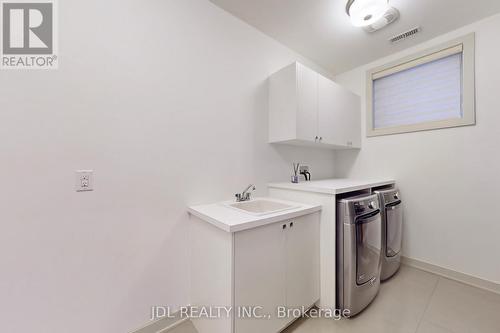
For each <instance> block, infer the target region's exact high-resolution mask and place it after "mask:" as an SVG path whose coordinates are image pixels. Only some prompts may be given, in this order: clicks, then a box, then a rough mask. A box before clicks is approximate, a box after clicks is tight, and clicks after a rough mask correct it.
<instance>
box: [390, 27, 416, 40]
mask: <svg viewBox="0 0 500 333" xmlns="http://www.w3.org/2000/svg"><path fill="white" fill-rule="evenodd" d="M421 30H422V29H421V28H420V27H416V28H413V29H410V30H408V31H405V32H403V33H400V34H399V35H396V36H394V37H392V38H390V39H389V41H390V42H391V43H398V42H400V41H402V40H405V39H407V38H410V37H413V36H415V35H416V34H417V33H419V32H420V31H421Z"/></svg>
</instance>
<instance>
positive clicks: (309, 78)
mask: <svg viewBox="0 0 500 333" xmlns="http://www.w3.org/2000/svg"><path fill="white" fill-rule="evenodd" d="M297 95H298V96H297V97H298V98H297V118H296V119H297V139H299V140H304V141H312V142H314V141H315V140H316V137H317V136H318V73H316V72H315V71H313V70H311V69H309V68H307V67H305V66H303V65H301V64H297Z"/></svg>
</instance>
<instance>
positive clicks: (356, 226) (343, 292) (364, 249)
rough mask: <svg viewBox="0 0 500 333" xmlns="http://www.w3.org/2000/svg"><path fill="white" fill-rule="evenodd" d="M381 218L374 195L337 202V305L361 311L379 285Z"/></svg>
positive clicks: (356, 312) (354, 312)
mask: <svg viewBox="0 0 500 333" xmlns="http://www.w3.org/2000/svg"><path fill="white" fill-rule="evenodd" d="M381 230H382V218H381V215H380V205H379V201H378V196H377V195H376V194H363V195H358V196H355V197H350V198H345V199H341V200H339V201H338V202H337V262H336V265H337V306H338V308H339V309H342V310H345V309H349V310H350V315H351V316H353V315H356V314H358V313H359V312H361V311H362V310H363V309H364V308H365V307H366V306H368V305H369V304H370V302H371V301H372V300H373V299H374V298H375V296H376V295H377V293H378V290H379V287H380V264H381V254H382V252H381V251H382V248H381V247H382V236H381Z"/></svg>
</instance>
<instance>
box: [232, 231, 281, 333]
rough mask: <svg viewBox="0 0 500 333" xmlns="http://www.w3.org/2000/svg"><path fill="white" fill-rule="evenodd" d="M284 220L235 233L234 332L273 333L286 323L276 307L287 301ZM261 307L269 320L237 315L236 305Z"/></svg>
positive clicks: (261, 312) (261, 311)
mask: <svg viewBox="0 0 500 333" xmlns="http://www.w3.org/2000/svg"><path fill="white" fill-rule="evenodd" d="M283 225H285V223H274V224H270V225H267V226H263V227H258V228H255V229H250V230H245V231H241V232H237V233H235V235H234V300H235V304H234V305H235V308H234V311H235V312H234V314H235V325H234V328H235V330H234V332H235V333H256V332H259V333H276V332H279V331H280V330H281V329H283V327H284V326H285V325H286V323H287V321H286V319H278V318H277V315H276V309H277V307H279V306H284V305H285V302H286V296H285V295H286V272H285V265H286V257H285V256H286V251H285V245H286V233H287V231H288V227H287V228H285V229H284V228H283ZM247 306H254V307H255V306H259V307H263V309H262V310H260V311H259V314H266V315H267V314H269V315H271V319H255V318H249V319H244V318H239V316H238V308H239V307H247Z"/></svg>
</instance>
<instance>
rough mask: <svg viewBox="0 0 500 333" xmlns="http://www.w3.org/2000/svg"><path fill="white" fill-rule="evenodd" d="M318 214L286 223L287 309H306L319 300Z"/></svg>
mask: <svg viewBox="0 0 500 333" xmlns="http://www.w3.org/2000/svg"><path fill="white" fill-rule="evenodd" d="M318 215H319V213H316V214H310V215H306V216H301V217H298V218H296V219H294V220H293V221H290V222H289V223H288V226H289V230H288V231H287V239H286V251H287V265H286V266H287V268H286V270H287V272H286V276H287V279H286V284H287V288H286V289H287V295H286V296H287V302H286V303H287V307H291V308H300V307H302V306H305V307H308V306H311V305H313V304H314V303H316V302H317V301H318V300H319V297H320V293H319V286H320V275H319V269H320V267H319V251H320V249H319V217H318Z"/></svg>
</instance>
